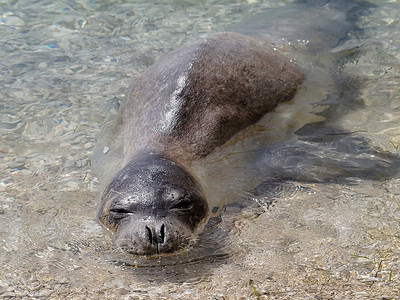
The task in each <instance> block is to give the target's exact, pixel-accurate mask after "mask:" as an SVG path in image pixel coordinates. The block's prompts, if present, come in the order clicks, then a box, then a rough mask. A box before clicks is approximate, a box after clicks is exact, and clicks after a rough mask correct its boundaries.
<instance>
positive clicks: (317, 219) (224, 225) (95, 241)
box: [0, 0, 400, 299]
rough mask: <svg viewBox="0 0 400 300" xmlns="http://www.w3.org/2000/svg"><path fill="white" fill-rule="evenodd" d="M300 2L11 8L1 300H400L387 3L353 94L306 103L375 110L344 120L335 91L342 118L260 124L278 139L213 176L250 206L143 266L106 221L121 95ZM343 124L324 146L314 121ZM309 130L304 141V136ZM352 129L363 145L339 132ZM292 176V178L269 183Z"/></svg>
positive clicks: (6, 13) (396, 136)
mask: <svg viewBox="0 0 400 300" xmlns="http://www.w3.org/2000/svg"><path fill="white" fill-rule="evenodd" d="M287 2H290V1H287ZM287 2H286V1H265V3H264V1H252V0H248V1H236V2H232V1H224V2H221V1H211V0H210V1H208V0H205V1H201V2H198V1H167V0H166V1H157V2H155V3H147V2H144V1H143V2H140V1H136V2H135V3H124V2H123V1H101V2H100V1H68V2H66V1H64V2H63V3H61V1H59V2H54V1H12V2H10V1H0V39H1V40H0V55H1V59H0V82H1V87H2V88H1V90H0V101H1V115H0V132H1V144H0V157H1V161H0V169H1V170H2V171H1V173H0V179H1V182H0V263H1V266H2V268H1V270H0V296H3V297H17V298H23V297H27V298H32V297H38V298H40V297H41V298H60V297H69V298H77V299H80V298H118V299H124V298H125V299H141V298H145V299H147V298H158V299H159V298H161V299H192V298H195V299H196V298H197V299H205V298H207V297H209V298H215V299H239V298H240V297H244V299H247V298H254V299H256V298H257V297H258V298H263V297H264V298H266V297H268V298H271V299H273V298H287V299H296V298H298V299H303V298H307V297H316V296H320V297H323V298H324V297H332V298H335V297H336V298H337V299H354V298H366V299H369V298H378V297H379V298H382V297H386V298H390V297H396V296H399V295H400V289H399V286H400V263H399V261H400V205H399V197H400V195H399V187H400V177H399V175H398V174H397V173H396V171H397V166H398V165H397V161H396V157H397V156H398V153H399V151H400V150H399V149H397V146H398V145H399V144H400V129H399V128H400V126H399V125H400V109H399V106H400V99H399V98H400V88H399V75H398V74H399V70H400V54H399V53H400V51H399V47H400V23H399V21H398V16H399V14H400V3H399V2H397V1H374V3H375V4H376V7H373V8H371V9H370V13H369V14H367V13H365V14H361V15H360V16H359V17H358V18H357V21H356V22H357V26H358V27H359V28H361V29H362V31H360V30H353V31H352V32H351V34H350V40H349V41H347V42H346V43H345V44H344V45H342V48H343V49H344V50H343V51H349V50H348V49H354V47H358V48H356V49H358V50H357V51H356V55H355V56H354V59H352V60H345V62H343V65H342V66H341V69H342V71H341V72H340V73H339V74H341V76H343V77H341V78H343V80H342V81H343V82H342V84H341V85H340V87H341V88H342V90H329V89H328V90H327V91H325V90H324V89H323V88H321V87H326V84H325V83H323V80H324V79H323V77H320V79H319V80H317V81H316V82H315V84H313V83H310V84H309V86H307V87H306V89H305V91H304V92H303V93H304V94H305V95H306V96H304V95H303V96H302V95H300V99H306V98H307V97H308V96H307V95H319V96H320V98H321V99H322V98H323V97H322V96H321V95H324V94H329V93H330V94H332V95H336V94H340V92H341V91H343V90H345V91H350V92H351V94H352V96H353V98H352V99H353V100H354V99H358V100H359V101H358V102H357V101H350V102H348V103H347V102H346V103H347V105H344V107H345V109H344V110H342V109H341V107H342V106H343V105H342V106H340V105H337V103H336V102H335V101H334V99H335V98H334V97H330V98H329V97H328V98H329V99H330V100H329V101H331V102H330V104H331V106H332V107H334V108H335V109H332V110H328V111H327V112H326V111H325V112H324V113H323V114H322V115H316V114H315V113H316V112H317V111H319V110H322V109H321V108H320V106H312V105H310V102H307V101H301V100H297V101H295V103H292V104H290V105H286V106H282V107H281V108H280V109H278V111H277V112H276V113H274V114H272V115H271V116H269V117H267V118H265V119H264V120H263V121H262V122H261V123H260V126H261V125H262V126H264V127H268V128H269V131H268V133H266V132H265V131H264V130H261V131H262V133H261V134H260V135H261V138H260V139H254V143H256V141H262V142H257V143H260V144H261V145H262V147H261V148H260V147H259V145H260V144H257V146H256V147H255V149H256V152H257V153H258V155H256V156H254V155H247V154H246V151H245V153H237V152H238V151H239V150H238V149H240V147H239V146H240V144H241V142H240V141H241V140H245V141H248V139H246V138H245V137H246V134H247V133H248V132H244V133H242V135H239V137H238V138H237V140H238V142H237V143H236V144H234V145H233V146H232V147H231V148H229V147H230V146H228V148H227V149H228V151H225V152H223V154H218V155H216V156H214V157H211V158H210V159H209V161H207V162H206V165H207V164H209V165H211V166H215V164H217V166H218V168H220V169H221V170H223V171H218V170H219V169H218V168H215V169H212V168H209V169H212V170H215V173H213V172H212V171H211V172H210V173H209V174H208V176H209V177H211V178H212V180H211V181H213V182H221V185H222V186H221V189H222V190H225V191H226V190H228V191H230V194H229V193H227V194H226V196H225V197H230V198H235V197H236V198H238V199H239V200H240V201H232V204H231V205H228V206H227V207H226V210H225V211H224V212H223V213H222V215H221V216H219V217H216V218H214V219H212V221H211V223H210V224H209V226H208V227H207V228H206V230H205V231H204V233H203V234H202V235H201V236H200V240H199V243H198V244H197V245H196V246H195V247H194V248H193V249H191V250H190V251H188V252H187V253H184V254H182V255H179V256H175V257H171V258H168V259H167V258H162V259H159V260H157V259H155V260H137V259H134V258H132V257H130V256H128V255H125V254H123V253H120V252H119V251H118V250H117V249H115V246H114V245H113V244H112V242H111V241H110V240H109V239H108V237H107V236H106V235H105V234H104V233H103V231H102V230H101V228H100V227H99V226H98V225H97V224H96V222H95V221H94V218H95V214H96V206H97V204H96V197H97V194H98V191H99V188H100V184H99V182H98V180H97V178H95V177H94V176H93V174H92V173H91V164H90V161H91V157H92V150H93V147H94V145H95V141H96V136H97V135H98V134H99V132H100V129H101V125H102V124H103V122H104V119H105V116H106V112H105V107H106V103H107V101H109V100H110V99H112V98H114V97H115V98H118V99H122V98H123V97H124V94H125V93H126V91H127V88H128V86H129V85H130V83H131V82H132V80H133V79H134V78H136V77H137V76H138V75H139V74H140V73H141V72H142V71H143V70H144V69H145V68H146V67H147V66H149V65H150V64H151V63H152V62H153V61H154V60H155V59H156V58H157V57H159V56H160V55H161V54H163V53H166V52H169V51H171V50H172V49H175V48H176V47H178V46H179V45H182V44H184V43H187V42H189V41H191V40H194V39H196V38H198V37H199V36H204V35H205V34H207V33H210V32H215V31H221V30H223V29H225V28H227V27H228V26H230V25H231V24H234V23H237V22H239V21H241V20H242V19H243V18H244V17H245V16H246V15H248V14H254V13H262V12H268V10H269V9H270V8H271V7H278V6H285V5H286V4H287ZM336 50H337V51H339V52H340V49H339V48H337V49H336ZM338 55H342V53H340V54H338ZM320 62H321V61H318V63H320ZM327 65H328V66H329V63H327ZM319 66H320V65H319V64H317V63H316V62H315V61H311V62H310V65H309V67H312V68H314V69H316V68H318V67H319ZM331 68H333V65H331ZM348 78H353V79H352V80H350V81H349V80H348ZM338 81H339V82H340V80H338ZM346 83H347V85H346ZM316 86H319V88H315V87H316ZM349 86H350V87H349ZM313 87H314V89H313ZM344 94H345V93H344ZM325 96H326V95H325ZM325 96H324V97H325ZM301 97H302V98H301ZM321 99H319V100H321ZM299 112H301V113H299ZM327 115H328V117H329V118H327V120H330V121H329V122H328V121H326V122H325V123H324V128H329V130H330V131H329V132H328V133H329V134H328V136H331V137H336V138H333V142H332V143H331V141H332V140H327V141H325V140H324V141H318V143H314V142H315V141H314V140H313V136H312V133H313V132H314V130H316V129H318V128H319V127H318V126H319V124H320V123H315V122H317V121H321V120H322V119H324V118H325V117H326V116H327ZM321 118H322V119H321ZM304 120H306V121H304ZM304 123H310V124H311V126H310V127H307V126H306V127H304V126H303V125H304ZM312 124H314V125H315V124H316V125H315V126H314V127H313V125H312ZM338 124H340V126H339V125H338ZM339 127H340V128H339ZM257 128H258V127H255V128H252V129H251V130H255V131H256V132H257ZM288 128H289V129H290V130H288ZM299 128H302V130H303V131H302V133H301V134H300V133H299V132H298V134H299V135H301V136H302V139H296V140H293V139H292V138H293V132H295V131H296V130H297V129H299ZM338 128H339V129H340V132H342V133H343V132H347V133H348V132H353V134H350V135H349V137H348V138H346V137H342V136H340V138H337V136H338V135H337V131H335V130H338ZM282 129H285V131H284V132H285V134H282ZM286 132H290V133H288V134H286ZM252 136H254V133H253V134H252ZM282 136H284V138H283V137H282ZM319 137H320V136H319ZM237 145H239V146H237ZM315 145H319V146H320V148H318V147H317V149H315V147H314V146H315ZM260 149H262V150H260ZM252 150H254V149H250V150H249V149H247V151H252ZM353 150H354V151H353ZM364 150H365V151H364ZM351 151H353V153H352V155H346V153H349V152H351ZM299 158H300V159H299ZM221 161H223V162H222V163H221ZM226 162H229V164H228V166H224V164H226ZM232 162H234V163H232ZM371 162H376V164H373V163H372V165H371V166H368V163H371ZM249 166H251V167H249ZM265 166H268V168H266V167H265ZM273 166H275V168H272V167H273ZM266 169H267V170H270V169H273V172H272V171H271V172H270V173H271V174H270V173H269V171H268V172H266V171H264V170H266ZM260 170H261V171H260ZM293 170H294V171H293ZM352 170H353V171H352ZM354 170H355V171H354ZM253 171H254V173H255V178H257V180H255V181H256V182H252V180H251V179H250V177H251V176H250V175H251V174H252V172H253ZM357 172H360V175H363V176H361V178H357V177H355V175H357V174H358V173H357ZM361 173H363V174H361ZM243 174H244V175H243ZM260 174H262V175H263V176H265V181H264V182H261V183H260V180H259V178H260ZM276 174H278V175H280V176H281V177H282V176H289V175H290V177H291V178H292V179H291V180H283V179H281V178H279V179H276V178H275V177H274V178H272V177H270V176H271V175H276ZM304 174H305V175H304ZM301 175H304V176H301ZM213 176H214V177H213ZM349 176H352V177H353V178H352V179H351V180H350V179H348V177H349ZM261 177H262V176H261ZM251 178H253V177H251ZM365 178H367V179H365ZM216 179H218V180H216ZM238 182H239V183H240V188H238ZM232 186H234V187H232ZM213 188H214V189H215V190H219V189H220V187H219V186H218V185H214V186H213ZM212 192H213V191H211V192H210V193H211V194H212ZM217 194H218V193H217Z"/></svg>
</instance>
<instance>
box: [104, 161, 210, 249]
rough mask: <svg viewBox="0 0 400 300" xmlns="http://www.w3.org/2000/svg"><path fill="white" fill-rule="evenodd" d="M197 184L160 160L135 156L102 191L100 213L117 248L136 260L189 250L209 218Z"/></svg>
mask: <svg viewBox="0 0 400 300" xmlns="http://www.w3.org/2000/svg"><path fill="white" fill-rule="evenodd" d="M208 212H209V210H208V204H207V201H206V199H205V197H204V195H203V192H202V189H201V187H200V185H199V184H198V183H197V181H196V180H195V179H194V178H193V176H192V175H190V174H189V173H188V172H187V171H186V170H185V169H184V168H182V167H181V166H179V165H178V164H175V163H174V162H172V161H170V160H168V159H165V158H162V157H160V156H158V155H154V154H151V155H144V156H139V157H137V158H135V159H134V160H132V161H131V162H130V163H128V164H127V165H126V166H125V167H124V168H122V169H121V170H120V171H119V172H118V173H117V174H116V175H115V176H114V178H113V179H112V180H111V182H110V183H109V184H108V185H107V187H106V188H105V190H104V192H103V194H102V197H101V201H100V207H99V211H98V219H99V221H100V223H102V225H104V226H105V227H106V228H108V229H109V230H110V231H111V232H113V234H114V239H115V242H116V244H117V245H118V246H119V247H120V248H122V249H123V250H124V251H126V252H128V253H131V254H134V255H139V256H142V255H145V256H152V255H161V254H166V253H172V252H175V251H178V250H181V249H183V248H185V247H186V246H188V245H190V244H191V243H192V242H193V241H194V238H195V234H196V232H197V229H198V228H199V227H200V226H201V225H202V224H204V223H205V221H206V219H207V217H208Z"/></svg>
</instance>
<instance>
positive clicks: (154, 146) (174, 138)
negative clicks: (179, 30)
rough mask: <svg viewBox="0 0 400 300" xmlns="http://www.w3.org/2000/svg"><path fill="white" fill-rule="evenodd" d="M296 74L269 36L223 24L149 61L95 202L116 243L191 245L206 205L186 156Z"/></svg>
mask: <svg viewBox="0 0 400 300" xmlns="http://www.w3.org/2000/svg"><path fill="white" fill-rule="evenodd" d="M303 80H304V75H303V74H302V73H301V72H300V71H299V69H298V68H297V67H296V66H295V65H294V64H293V63H291V62H289V60H288V59H287V58H285V57H284V56H282V55H280V54H279V53H277V52H276V51H274V50H273V48H272V47H271V46H270V45H264V44H261V43H260V42H258V41H256V40H254V39H251V38H248V37H245V36H243V35H240V34H236V33H228V32H225V33H219V34H215V35H211V36H209V37H206V38H204V39H202V40H200V41H198V42H195V43H193V44H191V45H188V46H185V47H182V48H180V49H178V50H176V51H174V52H171V53H170V54H168V55H166V56H164V57H162V58H161V59H160V60H159V61H158V62H156V63H155V64H154V65H153V66H151V67H150V68H149V69H148V70H147V71H146V72H145V73H144V74H143V75H142V76H141V77H140V78H139V79H138V80H137V81H136V82H135V86H134V88H133V90H132V91H131V93H130V95H129V96H128V98H127V102H126V106H125V110H124V115H123V132H124V134H123V153H124V158H123V163H122V166H121V169H120V170H119V171H118V172H117V174H116V175H115V176H114V177H113V178H112V179H111V181H110V182H109V183H108V185H107V186H106V188H105V190H104V192H103V194H102V198H101V202H100V207H99V212H98V219H99V221H100V222H101V223H102V224H103V225H104V226H105V227H106V228H108V229H110V230H111V231H112V232H113V233H114V238H115V242H116V244H117V245H118V246H119V247H121V248H122V249H123V250H125V251H127V252H129V253H132V254H134V255H155V254H158V255H160V254H163V253H171V252H175V251H178V250H180V249H182V248H185V247H186V246H188V245H190V244H191V243H192V242H193V240H194V237H195V234H196V233H197V231H198V230H199V228H201V225H202V224H204V223H205V222H206V221H207V218H208V215H209V207H208V202H207V199H206V197H205V196H204V191H203V190H202V187H201V185H200V184H199V183H198V180H197V179H196V178H195V177H194V176H193V174H192V173H193V172H192V170H191V167H192V162H193V161H195V160H198V159H201V158H204V157H206V156H207V155H209V154H210V153H212V152H213V151H214V150H215V149H216V148H217V147H218V146H221V145H222V144H224V143H225V142H226V141H228V140H229V139H230V138H231V137H232V136H233V135H234V134H235V133H237V132H238V131H240V130H242V129H244V128H245V127H247V126H249V125H251V124H253V123H255V122H256V121H258V120H259V119H260V118H261V117H262V116H263V115H264V114H266V113H267V112H270V111H272V110H273V109H274V108H275V107H276V106H277V105H278V104H279V103H282V102H286V101H289V100H291V99H293V97H294V95H295V94H296V92H297V90H298V88H299V87H300V85H301V84H302V82H303Z"/></svg>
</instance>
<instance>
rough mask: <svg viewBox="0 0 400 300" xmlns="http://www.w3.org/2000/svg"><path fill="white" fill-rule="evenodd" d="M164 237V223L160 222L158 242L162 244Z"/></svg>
mask: <svg viewBox="0 0 400 300" xmlns="http://www.w3.org/2000/svg"><path fill="white" fill-rule="evenodd" d="M164 239H165V225H164V224H162V225H161V227H160V239H159V243H160V244H164Z"/></svg>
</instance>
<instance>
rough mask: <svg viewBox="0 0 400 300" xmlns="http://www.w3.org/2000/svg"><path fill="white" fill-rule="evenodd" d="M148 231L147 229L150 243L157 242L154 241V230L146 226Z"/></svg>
mask: <svg viewBox="0 0 400 300" xmlns="http://www.w3.org/2000/svg"><path fill="white" fill-rule="evenodd" d="M146 231H147V238H148V241H149V242H150V244H155V243H154V241H153V232H152V230H151V228H150V227H149V226H146Z"/></svg>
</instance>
